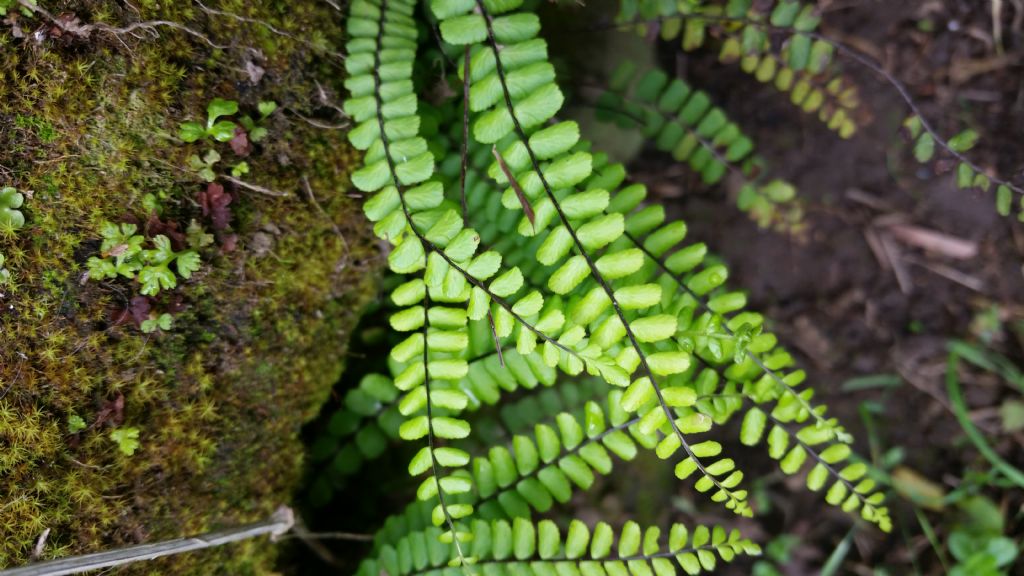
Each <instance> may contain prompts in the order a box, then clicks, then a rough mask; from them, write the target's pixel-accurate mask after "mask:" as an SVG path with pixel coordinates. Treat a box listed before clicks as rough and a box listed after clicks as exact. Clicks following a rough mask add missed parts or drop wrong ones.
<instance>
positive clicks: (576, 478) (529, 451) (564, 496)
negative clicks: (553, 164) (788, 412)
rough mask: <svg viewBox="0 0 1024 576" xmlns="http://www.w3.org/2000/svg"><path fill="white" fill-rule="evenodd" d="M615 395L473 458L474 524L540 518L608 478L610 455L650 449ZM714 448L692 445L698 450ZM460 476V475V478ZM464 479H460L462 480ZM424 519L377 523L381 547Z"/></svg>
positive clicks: (408, 516)
mask: <svg viewBox="0 0 1024 576" xmlns="http://www.w3.org/2000/svg"><path fill="white" fill-rule="evenodd" d="M622 395H623V392H622V391H621V390H612V391H611V392H610V393H609V394H608V397H607V398H606V399H605V401H604V402H602V403H598V402H596V401H588V402H587V403H586V404H585V405H584V409H583V412H582V414H573V413H570V412H561V413H559V414H557V415H556V416H555V418H554V419H553V421H552V423H551V424H548V423H546V422H541V423H538V424H536V425H535V426H534V427H533V431H532V432H530V433H524V434H517V435H515V436H514V437H513V438H512V440H511V442H510V443H509V445H507V446H506V445H498V446H493V447H489V448H488V449H487V450H486V452H485V454H481V455H478V456H475V457H473V459H472V462H471V463H470V465H469V466H468V469H469V470H471V471H472V472H471V474H472V481H473V487H474V490H473V491H472V492H468V493H466V494H464V495H462V496H461V497H460V498H459V500H458V501H459V502H460V503H465V504H471V505H473V506H474V507H475V508H478V512H477V515H478V517H481V518H516V517H527V518H528V517H531V516H532V515H533V513H534V512H540V513H543V512H547V511H548V510H550V509H551V507H552V506H553V505H554V503H555V502H559V503H563V504H564V503H566V502H568V501H569V499H570V498H571V497H572V495H573V493H574V492H575V491H576V490H587V489H589V488H590V487H591V486H592V485H593V483H594V481H595V479H596V477H597V476H598V475H600V476H606V475H608V474H610V473H611V472H612V468H613V465H614V461H613V459H612V455H615V456H616V457H618V458H619V459H621V460H624V461H630V460H633V459H634V458H635V457H636V454H637V452H638V445H639V446H641V447H645V448H647V449H653V448H655V446H656V445H657V443H658V436H657V435H656V434H655V433H653V432H644V431H643V430H642V429H641V428H640V426H639V423H640V419H639V418H636V417H631V416H630V414H628V413H626V412H625V411H624V410H623V408H622ZM716 446H717V449H718V450H720V449H721V447H720V446H718V445H717V443H714V442H705V443H702V444H701V445H698V447H697V450H698V452H702V453H705V452H707V453H710V452H714V451H715V448H716ZM463 474H466V473H465V472H463ZM467 476H468V475H467ZM428 523H429V519H428V518H425V517H424V515H422V514H417V513H416V510H415V509H407V510H406V511H405V512H404V513H403V514H401V515H400V516H399V519H394V520H391V519H389V521H388V522H385V524H384V527H383V528H382V531H386V532H387V533H388V540H387V541H394V539H395V537H396V536H402V535H405V534H408V533H410V532H413V531H417V530H421V529H423V528H425V527H426V526H427V525H428Z"/></svg>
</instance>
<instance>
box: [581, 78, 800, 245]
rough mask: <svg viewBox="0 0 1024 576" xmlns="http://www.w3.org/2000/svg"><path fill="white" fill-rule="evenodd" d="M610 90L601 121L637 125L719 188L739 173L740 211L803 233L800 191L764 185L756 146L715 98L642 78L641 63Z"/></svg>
mask: <svg viewBox="0 0 1024 576" xmlns="http://www.w3.org/2000/svg"><path fill="white" fill-rule="evenodd" d="M608 88H609V89H608V91H604V92H602V93H601V95H600V96H599V97H598V99H597V101H596V105H597V115H596V116H597V118H598V120H607V121H614V122H616V123H617V124H618V125H619V126H621V127H624V128H631V127H638V128H639V129H640V130H641V132H642V133H643V135H644V136H645V137H646V138H648V139H650V140H652V141H653V142H654V145H655V147H656V148H657V149H659V150H661V151H663V152H667V153H670V154H671V155H672V157H673V158H674V159H675V160H676V161H677V162H684V163H686V164H687V165H688V166H689V167H690V168H691V169H692V170H693V171H694V172H696V173H697V174H699V175H700V176H701V179H702V180H703V182H704V183H705V184H708V185H712V184H717V183H718V182H720V181H721V180H722V178H723V177H724V176H725V174H726V173H727V171H730V172H732V173H733V174H736V175H738V177H739V178H740V179H741V181H742V187H741V189H740V194H739V197H738V199H737V203H738V205H739V207H740V209H741V210H744V211H746V212H749V213H750V215H751V218H753V219H754V220H755V221H757V223H758V225H759V226H761V227H762V228H768V227H773V228H775V229H777V230H779V231H781V232H787V233H791V234H798V233H800V232H801V231H802V230H803V228H804V226H805V225H806V223H805V222H804V221H803V214H804V211H803V206H802V202H801V201H800V200H799V199H798V198H797V196H796V188H795V187H794V186H793V185H792V184H790V183H788V182H785V181H783V180H772V181H770V182H763V174H762V171H763V169H764V166H765V162H764V159H763V158H761V157H760V156H758V155H757V154H755V152H754V143H753V141H752V140H751V139H750V137H748V136H747V135H746V134H744V133H743V131H742V130H741V129H740V127H739V126H738V125H737V124H736V123H735V122H732V121H731V120H729V118H728V116H727V115H726V113H725V112H724V111H723V110H722V109H721V108H719V107H718V106H715V105H714V104H713V103H712V100H711V97H710V96H709V95H708V94H707V92H704V91H702V90H696V89H693V88H691V87H690V85H689V84H687V83H686V82H684V81H683V80H681V79H679V78H673V79H672V80H671V81H670V80H669V78H668V75H666V74H665V73H664V72H662V71H660V70H651V71H648V72H647V73H645V74H641V75H640V76H639V77H637V74H636V65H635V64H633V63H632V62H629V61H625V62H623V63H621V64H620V65H619V66H618V67H617V68H616V69H615V71H614V72H613V73H612V76H611V81H610V82H609V86H608Z"/></svg>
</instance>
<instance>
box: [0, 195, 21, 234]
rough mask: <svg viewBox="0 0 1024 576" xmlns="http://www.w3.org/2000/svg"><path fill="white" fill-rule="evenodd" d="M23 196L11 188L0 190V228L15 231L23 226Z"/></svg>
mask: <svg viewBox="0 0 1024 576" xmlns="http://www.w3.org/2000/svg"><path fill="white" fill-rule="evenodd" d="M24 203H25V196H24V195H23V194H22V193H21V192H18V190H17V189H15V188H14V187H12V186H5V187H3V188H0V228H8V229H11V230H17V229H18V228H21V227H22V226H24V225H25V215H24V214H22V213H21V210H18V208H21V206H22V204H24Z"/></svg>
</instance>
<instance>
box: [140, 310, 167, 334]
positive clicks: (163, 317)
mask: <svg viewBox="0 0 1024 576" xmlns="http://www.w3.org/2000/svg"><path fill="white" fill-rule="evenodd" d="M173 324H174V319H173V318H171V315H170V314H168V313H166V312H164V313H163V314H160V315H159V316H157V315H156V314H155V313H153V314H150V316H149V318H146V319H145V320H143V321H142V324H141V325H140V326H139V328H140V329H141V330H142V332H143V334H152V333H153V332H156V331H157V329H160V330H163V331H167V330H170V329H171V326H172V325H173Z"/></svg>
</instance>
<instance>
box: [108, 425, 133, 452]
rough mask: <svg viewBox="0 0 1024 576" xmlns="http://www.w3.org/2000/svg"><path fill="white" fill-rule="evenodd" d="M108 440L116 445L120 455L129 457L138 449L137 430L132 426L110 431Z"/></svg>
mask: <svg viewBox="0 0 1024 576" xmlns="http://www.w3.org/2000/svg"><path fill="white" fill-rule="evenodd" d="M110 439H111V440H113V441H114V442H115V443H116V444H117V449H118V450H120V451H121V453H122V454H124V455H125V456H131V455H132V454H135V451H136V450H137V449H138V448H139V429H138V428H135V427H134V426H127V427H124V428H115V429H113V430H111V431H110Z"/></svg>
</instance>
